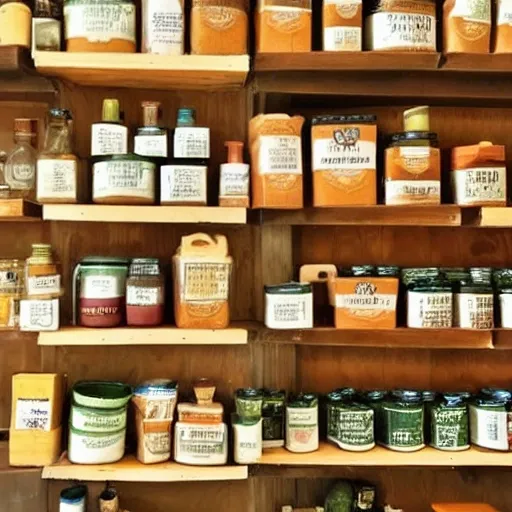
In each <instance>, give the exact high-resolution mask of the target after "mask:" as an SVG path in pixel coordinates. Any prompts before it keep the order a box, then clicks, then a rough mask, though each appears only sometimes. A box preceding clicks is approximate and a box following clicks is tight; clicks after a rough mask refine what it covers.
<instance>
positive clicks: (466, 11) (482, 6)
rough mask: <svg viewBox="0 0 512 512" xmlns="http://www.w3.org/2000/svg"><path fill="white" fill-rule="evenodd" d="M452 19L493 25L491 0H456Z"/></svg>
mask: <svg viewBox="0 0 512 512" xmlns="http://www.w3.org/2000/svg"><path fill="white" fill-rule="evenodd" d="M450 18H463V19H464V20H465V21H476V22H480V23H488V24H489V25H490V24H491V2H490V0H455V4H454V6H453V8H452V10H451V11H450Z"/></svg>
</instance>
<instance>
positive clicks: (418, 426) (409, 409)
mask: <svg viewBox="0 0 512 512" xmlns="http://www.w3.org/2000/svg"><path fill="white" fill-rule="evenodd" d="M423 425H424V405H423V397H422V394H421V392H420V391H409V390H396V391H392V392H391V395H390V396H389V397H388V398H387V399H386V400H385V401H384V402H383V403H382V423H381V424H380V425H378V426H377V428H378V429H379V430H380V433H379V436H378V439H380V442H381V443H382V444H383V445H384V446H386V447H387V448H389V449H390V450H395V451H399V452H415V451H417V450H421V449H422V448H424V447H425V438H424V434H423Z"/></svg>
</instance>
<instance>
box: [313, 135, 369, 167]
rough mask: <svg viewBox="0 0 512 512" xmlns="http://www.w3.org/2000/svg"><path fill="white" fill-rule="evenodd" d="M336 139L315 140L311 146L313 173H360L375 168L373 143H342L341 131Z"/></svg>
mask: <svg viewBox="0 0 512 512" xmlns="http://www.w3.org/2000/svg"><path fill="white" fill-rule="evenodd" d="M334 136H335V137H336V138H332V139H317V140H315V142H314V144H313V171H328V170H349V171H356V170H357V171H362V170H364V169H375V168H376V156H377V150H376V147H375V142H370V141H366V140H358V141H357V142H356V143H355V144H354V145H353V146H350V145H347V144H346V143H344V139H343V133H342V130H336V131H335V135H334Z"/></svg>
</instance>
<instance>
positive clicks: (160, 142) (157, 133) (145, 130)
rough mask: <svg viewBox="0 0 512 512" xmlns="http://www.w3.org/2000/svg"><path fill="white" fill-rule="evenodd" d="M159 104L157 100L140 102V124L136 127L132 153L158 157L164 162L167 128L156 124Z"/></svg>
mask: <svg viewBox="0 0 512 512" xmlns="http://www.w3.org/2000/svg"><path fill="white" fill-rule="evenodd" d="M160 105H161V103H160V102H158V101H143V102H142V105H141V106H142V126H141V127H140V128H137V135H135V149H134V153H135V154H136V155H141V156H149V157H153V158H155V159H156V158H160V159H162V161H161V163H164V161H165V160H164V159H165V158H167V130H166V129H165V128H160V127H159V126H158V119H159V117H160Z"/></svg>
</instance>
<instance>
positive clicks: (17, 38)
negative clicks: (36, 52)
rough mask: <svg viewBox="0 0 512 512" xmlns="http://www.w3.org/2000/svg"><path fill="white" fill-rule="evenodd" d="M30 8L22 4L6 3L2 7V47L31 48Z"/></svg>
mask: <svg viewBox="0 0 512 512" xmlns="http://www.w3.org/2000/svg"><path fill="white" fill-rule="evenodd" d="M31 20H32V13H31V11H30V7H28V6H27V5H25V4H24V3H22V2H12V1H6V2H4V3H3V4H2V5H1V6H0V46H24V47H25V48H30V40H31V38H30V23H31Z"/></svg>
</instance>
